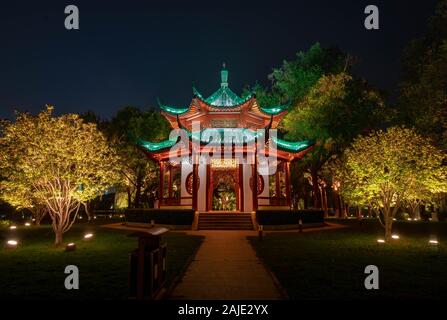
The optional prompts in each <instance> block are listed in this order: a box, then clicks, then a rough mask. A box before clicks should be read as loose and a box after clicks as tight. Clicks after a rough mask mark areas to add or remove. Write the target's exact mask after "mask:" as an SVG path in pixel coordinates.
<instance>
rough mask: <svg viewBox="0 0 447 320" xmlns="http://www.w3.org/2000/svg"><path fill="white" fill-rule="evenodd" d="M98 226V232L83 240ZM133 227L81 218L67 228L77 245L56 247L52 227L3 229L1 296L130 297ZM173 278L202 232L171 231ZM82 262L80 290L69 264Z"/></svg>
mask: <svg viewBox="0 0 447 320" xmlns="http://www.w3.org/2000/svg"><path fill="white" fill-rule="evenodd" d="M86 232H93V233H94V238H93V239H92V240H90V241H84V240H83V234H84V233H86ZM128 235H129V232H123V231H118V230H109V229H104V228H100V227H99V225H98V224H87V223H84V224H76V225H75V226H73V228H72V229H71V230H70V231H69V232H68V233H66V234H65V236H64V243H68V242H75V243H76V245H77V250H76V251H73V252H65V251H64V248H54V247H53V245H52V242H53V240H54V236H53V232H52V230H51V227H49V226H42V227H30V228H25V227H19V228H18V229H17V230H15V231H12V230H9V229H5V228H1V229H0V241H1V243H2V247H0V299H3V298H7V299H14V298H32V299H35V298H39V299H47V298H57V299H126V298H127V296H128V276H129V252H130V251H132V250H133V249H135V248H136V246H137V238H134V237H129V236H128ZM13 238H14V239H17V240H18V241H19V246H18V248H17V249H14V250H10V249H5V248H4V247H3V244H4V243H6V241H7V239H13ZM164 240H165V241H166V242H167V244H168V258H167V268H168V284H169V283H172V281H173V280H174V278H175V277H176V276H177V275H178V274H179V273H180V272H181V271H182V269H183V268H184V266H185V264H186V262H187V260H188V258H189V257H190V256H191V255H192V254H193V252H194V250H195V249H196V248H197V247H198V246H199V245H200V243H201V241H202V238H201V237H197V236H188V235H186V234H185V233H177V232H175V233H174V232H171V233H168V234H167V235H166V236H165V237H164ZM70 264H73V265H76V266H77V267H78V268H79V273H80V277H79V278H80V288H79V290H66V289H65V287H64V279H65V277H66V275H65V274H64V269H65V266H67V265H70Z"/></svg>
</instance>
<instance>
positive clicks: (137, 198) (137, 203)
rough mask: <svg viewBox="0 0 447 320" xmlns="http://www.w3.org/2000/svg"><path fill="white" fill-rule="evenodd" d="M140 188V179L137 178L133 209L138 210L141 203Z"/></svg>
mask: <svg viewBox="0 0 447 320" xmlns="http://www.w3.org/2000/svg"><path fill="white" fill-rule="evenodd" d="M141 188H142V178H140V177H138V178H137V185H136V186H135V200H134V207H135V208H139V207H140V202H141Z"/></svg>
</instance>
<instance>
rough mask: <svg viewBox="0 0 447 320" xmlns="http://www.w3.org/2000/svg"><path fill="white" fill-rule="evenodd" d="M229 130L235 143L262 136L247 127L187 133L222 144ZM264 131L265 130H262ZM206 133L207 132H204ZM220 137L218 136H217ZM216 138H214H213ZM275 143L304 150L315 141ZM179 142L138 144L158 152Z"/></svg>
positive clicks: (195, 138)
mask: <svg viewBox="0 0 447 320" xmlns="http://www.w3.org/2000/svg"><path fill="white" fill-rule="evenodd" d="M227 130H231V131H233V134H232V135H231V136H230V137H231V140H232V141H234V142H235V143H242V142H244V143H248V142H252V141H254V140H255V139H256V138H257V137H260V135H258V133H257V132H256V131H253V130H250V129H245V128H234V129H229V128H213V129H204V130H202V131H201V132H199V133H192V132H190V131H187V134H188V136H189V137H192V139H193V140H195V141H197V140H198V139H200V142H201V143H206V144H209V143H212V144H213V143H215V144H221V143H224V142H225V138H227V139H228V137H227V136H225V137H224V132H228V131H227ZM261 132H264V131H261ZM204 133H205V134H204ZM217 137H218V138H217ZM213 139H214V140H213ZM272 140H273V143H274V144H275V146H276V147H277V148H278V149H280V150H283V151H287V152H293V153H296V152H300V151H303V150H305V149H307V148H309V147H311V146H312V145H313V144H314V142H313V141H309V140H305V141H296V142H295V141H287V140H282V139H279V138H273V137H272ZM176 143H177V139H175V140H169V139H168V140H164V141H160V142H149V141H144V140H139V141H138V145H139V146H140V147H142V148H144V149H145V150H146V151H149V152H157V151H161V150H164V149H167V148H171V147H172V146H174V145H175V144H176Z"/></svg>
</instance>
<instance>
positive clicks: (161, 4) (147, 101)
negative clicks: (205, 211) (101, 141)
mask: <svg viewBox="0 0 447 320" xmlns="http://www.w3.org/2000/svg"><path fill="white" fill-rule="evenodd" d="M8 2H12V1H8ZM16 2H17V3H15V4H11V3H8V4H7V2H6V1H2V3H1V4H0V45H1V46H0V118H10V117H11V116H12V115H13V110H14V109H19V110H22V111H31V112H36V111H38V110H39V109H41V108H42V106H43V105H44V104H45V103H49V104H53V105H55V107H56V111H57V112H59V113H60V112H83V111H86V110H89V109H90V110H93V111H95V112H96V113H98V114H100V115H101V116H102V117H105V118H109V117H111V116H113V114H114V113H115V112H116V110H118V109H119V108H121V107H123V106H125V105H135V106H138V107H141V108H148V107H150V106H156V105H157V102H156V99H157V97H159V98H160V99H161V100H162V101H163V102H164V103H167V104H177V105H185V104H189V102H190V100H191V98H192V90H191V85H192V83H193V82H194V83H195V85H196V87H197V88H198V89H199V90H200V91H201V92H202V93H203V94H204V95H208V94H210V93H212V91H213V90H215V89H217V87H218V85H219V70H220V67H221V65H222V62H223V61H225V62H226V64H227V67H228V69H229V71H230V75H229V82H230V86H231V88H232V89H233V90H235V91H236V92H238V93H239V92H240V91H241V89H242V87H243V86H244V85H246V84H253V83H255V82H256V81H259V82H261V83H267V79H266V77H267V74H269V73H270V72H271V70H272V68H273V67H276V66H279V65H280V64H281V62H282V60H283V59H292V58H293V57H294V56H295V53H296V52H297V51H300V50H307V49H308V48H309V46H310V45H312V44H313V43H315V42H320V43H321V44H322V45H323V46H332V45H337V46H339V47H340V48H341V49H342V50H344V51H346V52H349V53H351V54H353V55H355V56H357V58H358V59H359V61H358V65H357V67H356V69H355V71H356V73H357V74H358V75H360V76H363V77H365V78H366V79H367V80H368V81H369V82H371V83H372V84H374V85H376V86H379V87H381V88H383V89H385V90H387V91H388V92H390V93H392V92H393V91H395V90H396V85H397V81H398V79H399V69H400V66H399V58H400V56H401V53H402V50H403V48H404V47H405V45H406V44H407V43H408V41H409V40H410V39H412V38H414V37H416V36H418V35H420V34H421V33H422V32H423V31H424V30H425V26H426V22H427V19H428V17H429V16H430V15H432V13H433V12H434V6H435V0H425V1H423V2H422V1H419V4H412V3H411V2H410V1H403V0H386V1H376V0H369V1H363V0H351V1H348V0H340V1H336V0H332V1H329V0H327V1H321V0H312V1H298V0H296V1H290V2H285V1H279V0H275V1H270V2H266V3H263V2H260V1H257V2H251V1H238V2H233V1H207V2H203V3H202V2H195V1H181V2H178V1H169V0H167V1H166V0H163V1H135V0H129V1H93V0H90V1H74V0H66V1H61V0H58V1H16ZM69 4H75V5H78V7H79V10H80V30H78V31H67V30H66V29H65V28H64V19H65V14H64V8H65V6H66V5H69ZM368 4H375V5H377V6H378V7H379V9H380V24H381V25H380V30H379V31H367V30H366V29H365V28H364V26H363V21H364V17H365V14H364V13H363V11H364V8H365V6H366V5H368Z"/></svg>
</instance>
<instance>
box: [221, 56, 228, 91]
mask: <svg viewBox="0 0 447 320" xmlns="http://www.w3.org/2000/svg"><path fill="white" fill-rule="evenodd" d="M220 86H221V87H228V70H227V69H226V68H225V62H224V63H223V64H222V70H221V71H220Z"/></svg>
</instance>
